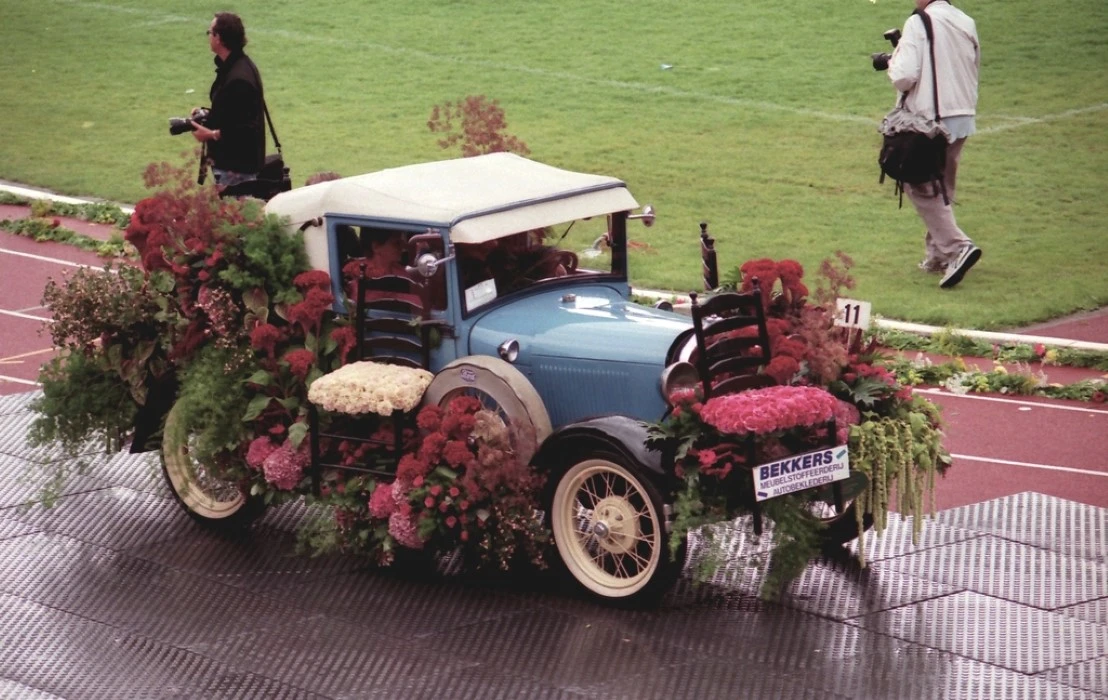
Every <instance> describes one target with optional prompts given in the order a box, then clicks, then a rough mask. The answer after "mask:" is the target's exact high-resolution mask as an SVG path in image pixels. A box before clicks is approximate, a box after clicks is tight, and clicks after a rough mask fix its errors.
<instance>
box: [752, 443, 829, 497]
mask: <svg viewBox="0 0 1108 700" xmlns="http://www.w3.org/2000/svg"><path fill="white" fill-rule="evenodd" d="M849 476H850V453H849V451H848V450H847V449H846V446H845V445H840V446H839V447H834V448H831V449H823V450H815V451H814V452H805V453H804V454H799V455H793V456H792V457H787V458H785V459H779V460H777V461H776V462H768V463H766V464H762V465H759V466H757V467H755V468H754V494H755V500H758V501H764V500H766V499H769V498H775V497H777V496H784V495H785V494H786V493H792V492H794V491H802V490H804V489H810V488H813V487H816V486H823V485H824V484H830V483H831V482H832V481H841V480H843V479H846V478H847V477H849Z"/></svg>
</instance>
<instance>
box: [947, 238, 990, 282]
mask: <svg viewBox="0 0 1108 700" xmlns="http://www.w3.org/2000/svg"><path fill="white" fill-rule="evenodd" d="M980 259H981V249H980V248H978V247H977V246H975V245H973V244H972V243H970V244H969V245H967V246H966V247H965V248H962V252H960V253H958V257H956V258H954V260H952V261H951V262H950V263H948V264H947V266H946V274H944V275H943V278H942V280H940V281H939V287H941V288H942V289H950V288H951V287H953V286H954V285H956V284H958V283H959V282H961V281H962V278H963V277H965V276H966V273H967V272H969V270H970V268H971V267H973V266H974V265H976V264H977V261H978V260H980Z"/></svg>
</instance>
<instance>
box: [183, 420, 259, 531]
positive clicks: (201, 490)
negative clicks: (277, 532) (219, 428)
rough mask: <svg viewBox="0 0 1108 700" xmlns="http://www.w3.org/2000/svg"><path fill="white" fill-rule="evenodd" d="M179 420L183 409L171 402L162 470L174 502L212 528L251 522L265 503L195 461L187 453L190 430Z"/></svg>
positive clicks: (229, 527)
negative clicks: (172, 404)
mask: <svg viewBox="0 0 1108 700" xmlns="http://www.w3.org/2000/svg"><path fill="white" fill-rule="evenodd" d="M181 421H182V412H181V411H180V410H179V409H178V405H177V404H174V406H173V408H171V409H170V410H169V413H168V414H166V418H165V434H164V436H163V440H162V473H163V474H164V475H165V480H166V484H168V486H169V489H170V491H172V492H173V497H174V498H175V499H176V501H177V503H178V504H180V506H181V507H182V508H183V509H184V510H185V512H186V513H188V514H189V516H190V517H191V518H193V519H194V520H196V521H197V522H198V523H200V524H201V525H204V526H206V527H210V528H212V529H222V530H231V529H238V528H241V527H244V526H245V525H247V524H249V523H250V522H252V521H253V520H254V519H255V518H256V517H257V516H258V515H260V514H261V512H262V511H263V510H264V508H265V503H264V502H263V501H262V499H261V498H260V497H257V496H250V495H249V494H247V493H244V492H243V490H242V489H241V488H240V487H239V486H237V485H235V484H231V483H228V482H226V481H221V480H219V479H216V478H214V477H213V476H211V475H209V474H208V473H207V472H206V470H205V468H204V465H202V464H200V463H198V462H196V461H194V460H193V459H192V457H191V455H190V454H189V437H190V435H191V433H190V431H189V430H188V426H183V425H181ZM182 436H183V438H182Z"/></svg>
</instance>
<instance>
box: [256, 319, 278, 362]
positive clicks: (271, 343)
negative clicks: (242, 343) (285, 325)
mask: <svg viewBox="0 0 1108 700" xmlns="http://www.w3.org/2000/svg"><path fill="white" fill-rule="evenodd" d="M282 335H283V334H282V333H281V329H279V328H278V327H277V326H274V325H272V324H269V323H259V324H258V325H257V326H254V330H252V331H250V347H252V348H254V349H255V350H262V351H265V353H266V354H267V355H269V358H270V359H273V355H274V353H275V352H276V350H277V344H278V343H280V342H281V339H282Z"/></svg>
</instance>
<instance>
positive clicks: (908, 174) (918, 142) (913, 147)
mask: <svg viewBox="0 0 1108 700" xmlns="http://www.w3.org/2000/svg"><path fill="white" fill-rule="evenodd" d="M912 14H914V15H919V17H920V20H922V21H923V28H924V30H925V31H926V32H927V45H928V49H929V51H930V54H931V86H932V88H933V90H934V100H935V119H934V121H933V122H932V121H929V120H927V119H924V118H923V117H921V116H920V115H918V114H913V113H911V112H909V111H908V110H906V109H905V108H904V102H905V101H906V100H907V98H908V93H906V92H905V93H902V94H901V96H900V103H899V104H898V105H897V106H896V107H895V108H894V109H893V111H891V112H889V113H888V114H887V115H885V119H884V121H882V123H881V128H880V131H881V133H882V134H883V135H884V139H883V140H882V143H881V152H880V154H878V156H877V164H878V165H879V166H881V178H880V180H879V182H884V181H885V177H886V176H888V177H889V178H891V179H892V180H894V181H895V182H896V194H897V195H899V196H900V204H901V206H903V204H904V184H905V183H908V184H910V185H919V184H923V183H926V182H930V183H934V185H935V186H936V187H937V188H938V191H939V192H941V193H942V195H943V201H944V202H945V203H947V204H950V199H949V198H948V197H947V194H946V185H945V184H944V183H943V172H944V170H945V169H946V147H947V139H946V129H945V128H943V127H942V126H941V125H940V122H941V121H942V116H941V115H940V114H939V82H938V76H937V71H936V69H935V34H934V30H933V29H932V26H931V18H930V17H929V16H928V15H927V12H925V11H923V10H916V11H915V12H913V13H912Z"/></svg>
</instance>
